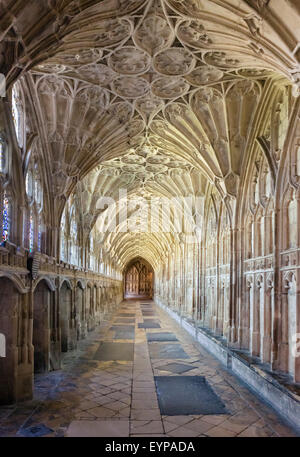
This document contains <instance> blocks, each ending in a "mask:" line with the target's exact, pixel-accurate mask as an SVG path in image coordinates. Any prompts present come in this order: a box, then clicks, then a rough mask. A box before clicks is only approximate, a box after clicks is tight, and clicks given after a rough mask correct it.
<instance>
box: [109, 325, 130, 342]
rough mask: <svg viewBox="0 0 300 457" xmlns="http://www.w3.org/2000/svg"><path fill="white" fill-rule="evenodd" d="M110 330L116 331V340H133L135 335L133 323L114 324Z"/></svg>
mask: <svg viewBox="0 0 300 457" xmlns="http://www.w3.org/2000/svg"><path fill="white" fill-rule="evenodd" d="M110 330H113V331H114V332H115V336H114V338H113V339H114V340H133V339H134V336H135V329H134V326H133V325H113V326H112V327H111V328H110Z"/></svg>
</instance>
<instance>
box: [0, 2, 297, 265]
mask: <svg viewBox="0 0 300 457" xmlns="http://www.w3.org/2000/svg"><path fill="white" fill-rule="evenodd" d="M16 3H20V2H16ZM29 3H30V5H31V10H30V11H31V13H30V18H29V19H31V24H32V17H33V16H34V14H35V13H36V15H37V17H39V18H40V21H38V20H37V22H36V26H35V27H34V28H32V30H30V29H29V27H26V21H24V27H23V29H21V28H20V29H18V28H17V27H14V26H13V25H12V26H11V28H10V27H9V22H10V21H11V16H12V15H10V16H9V15H6V25H7V30H8V32H7V33H8V36H10V35H13V34H15V35H16V36H18V37H20V36H22V40H21V43H22V49H23V50H22V53H21V54H22V59H21V58H20V61H21V62H22V66H23V68H25V69H26V68H27V69H28V68H30V69H31V70H30V72H29V73H27V75H26V77H25V78H24V79H25V82H24V84H27V85H28V86H30V89H31V91H32V93H33V94H34V95H33V97H35V98H36V104H37V106H38V116H39V118H40V120H41V130H42V132H41V134H42V135H43V138H44V141H45V144H46V146H47V151H48V164H49V167H50V169H51V180H52V185H53V189H54V194H55V196H56V199H57V201H58V202H63V201H64V198H67V197H68V196H69V195H70V193H71V192H75V193H80V194H81V195H84V198H83V202H84V217H85V227H86V230H87V233H89V231H90V230H91V229H92V227H93V226H94V224H95V223H96V221H97V224H96V227H98V228H99V230H100V231H101V227H102V228H103V221H104V219H105V218H107V217H108V215H109V208H107V209H105V208H100V207H99V205H98V203H97V202H98V201H99V198H101V197H103V196H106V197H111V198H113V199H115V200H118V199H119V198H120V197H119V189H126V191H127V193H128V196H129V198H130V199H132V200H134V201H135V200H136V199H137V198H139V199H142V198H144V199H146V200H147V199H148V200H149V199H150V198H151V197H153V196H157V197H161V196H164V197H169V198H172V197H178V196H193V197H194V198H195V199H196V197H199V196H200V197H201V196H204V195H205V191H206V188H207V186H208V185H213V184H214V185H215V186H216V188H217V189H218V191H219V192H221V193H222V195H223V196H228V198H231V199H234V198H235V197H236V196H237V192H238V186H239V179H240V176H241V172H242V167H243V160H244V158H245V155H246V151H247V148H250V147H251V144H252V143H253V142H254V141H255V138H254V137H253V131H254V123H255V119H256V117H255V115H256V113H257V111H258V110H259V109H261V106H263V103H264V100H265V98H266V93H267V90H268V87H269V86H271V85H272V84H275V83H276V82H278V81H282V80H284V79H285V80H286V82H285V84H291V83H295V82H297V81H298V77H299V73H298V72H299V67H298V63H297V52H298V51H297V49H298V48H297V45H296V43H297V41H298V40H299V37H297V36H296V33H297V27H296V25H295V36H293V35H292V34H290V33H289V34H287V33H286V32H285V33H282V34H281V33H280V32H281V31H283V30H284V18H280V8H279V7H278V4H279V3H281V2H268V1H267V0H253V1H250V0H249V1H241V0H226V1H219V0H147V1H145V0H126V1H125V0H119V1H117V0H113V1H111V0H109V1H108V0H103V1H87V0H86V1H83V0H81V1H79V0H78V1H74V2H71V1H63V0H61V1H48V2H46V1H40V2H28V4H29ZM276 3H277V7H276ZM5 4H9V2H3V5H5ZM268 4H269V5H268ZM286 4H287V5H286V8H288V13H290V14H288V15H287V16H289V20H293V16H294V14H293V13H294V12H295V11H296V9H297V8H299V7H297V2H293V1H290V2H286ZM32 5H36V10H34V9H33V8H32ZM267 5H268V6H269V8H271V11H272V13H273V14H272V15H269V16H266V14H265V8H266V7H267ZM2 7H3V8H4V10H5V7H4V6H2ZM14 8H15V9H16V15H17V5H16V6H15V7H12V8H11V10H12V11H14ZM25 13H26V8H24V6H23V14H25ZM46 17H47V18H48V21H47V24H49V23H51V20H50V19H51V18H52V26H53V28H52V29H51V31H52V33H49V26H48V27H45V29H44V31H42V30H40V34H39V37H40V39H39V40H38V41H37V40H34V38H33V32H34V30H35V32H37V30H39V28H40V27H41V28H42V27H43V24H44V23H45V20H44V19H45V18H46ZM11 24H13V21H11ZM295 24H296V23H295ZM27 25H28V24H27ZM33 29H34V30H33ZM289 30H292V27H291V25H290V26H289ZM6 45H7V46H9V40H7V44H6ZM17 71H20V66H19V67H18V68H17V67H16V66H13V65H12V66H11V68H10V69H8V71H7V73H8V75H9V76H10V75H11V77H13V75H14V74H16V72H17ZM37 101H38V102H37ZM255 128H257V126H255ZM265 128H266V129H267V126H265ZM143 201H145V200H143ZM141 208H143V203H142V204H141V205H140V206H139V208H137V209H136V211H139V212H140V210H141ZM200 210H201V209H199V211H200ZM113 211H115V212H116V211H120V209H118V210H116V209H113ZM133 212H135V211H134V210H133ZM173 216H174V215H173ZM109 217H110V218H111V217H112V214H110V215H109ZM138 219H140V216H138ZM142 225H143V224H142ZM144 229H145V227H144ZM99 237H100V239H101V241H102V242H103V243H104V245H105V246H106V248H107V250H109V251H110V252H112V253H113V254H115V255H116V257H118V258H119V261H120V265H125V264H126V263H127V262H128V261H129V260H130V259H132V258H133V257H135V256H137V255H143V256H144V257H145V258H146V259H147V260H149V261H150V262H151V263H152V265H153V264H154V265H155V264H156V263H157V261H158V260H159V259H160V258H161V257H162V256H163V255H164V252H166V251H167V250H168V249H169V248H170V246H171V245H172V243H174V242H177V241H179V238H178V236H176V235H175V231H174V230H173V231H172V230H171V231H170V233H163V232H160V233H147V231H146V230H143V227H140V228H139V229H138V230H136V231H135V232H134V233H133V232H131V233H126V232H125V231H122V227H121V224H119V226H118V227H117V228H116V229H115V230H114V232H107V233H105V234H103V235H102V236H100V232H99Z"/></svg>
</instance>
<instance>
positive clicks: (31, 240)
mask: <svg viewBox="0 0 300 457" xmlns="http://www.w3.org/2000/svg"><path fill="white" fill-rule="evenodd" d="M33 248H34V216H33V211H30V217H29V251H30V252H32V251H33Z"/></svg>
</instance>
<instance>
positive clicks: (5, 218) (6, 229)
mask: <svg viewBox="0 0 300 457" xmlns="http://www.w3.org/2000/svg"><path fill="white" fill-rule="evenodd" d="M9 234H10V203H9V199H8V197H7V195H6V193H4V196H3V213H2V242H3V241H8V239H9Z"/></svg>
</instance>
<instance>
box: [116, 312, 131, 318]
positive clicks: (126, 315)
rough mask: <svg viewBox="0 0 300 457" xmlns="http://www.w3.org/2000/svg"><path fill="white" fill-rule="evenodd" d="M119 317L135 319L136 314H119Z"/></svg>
mask: <svg viewBox="0 0 300 457" xmlns="http://www.w3.org/2000/svg"><path fill="white" fill-rule="evenodd" d="M117 317H135V314H134V313H119V314H118V315H117V316H116V318H117Z"/></svg>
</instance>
